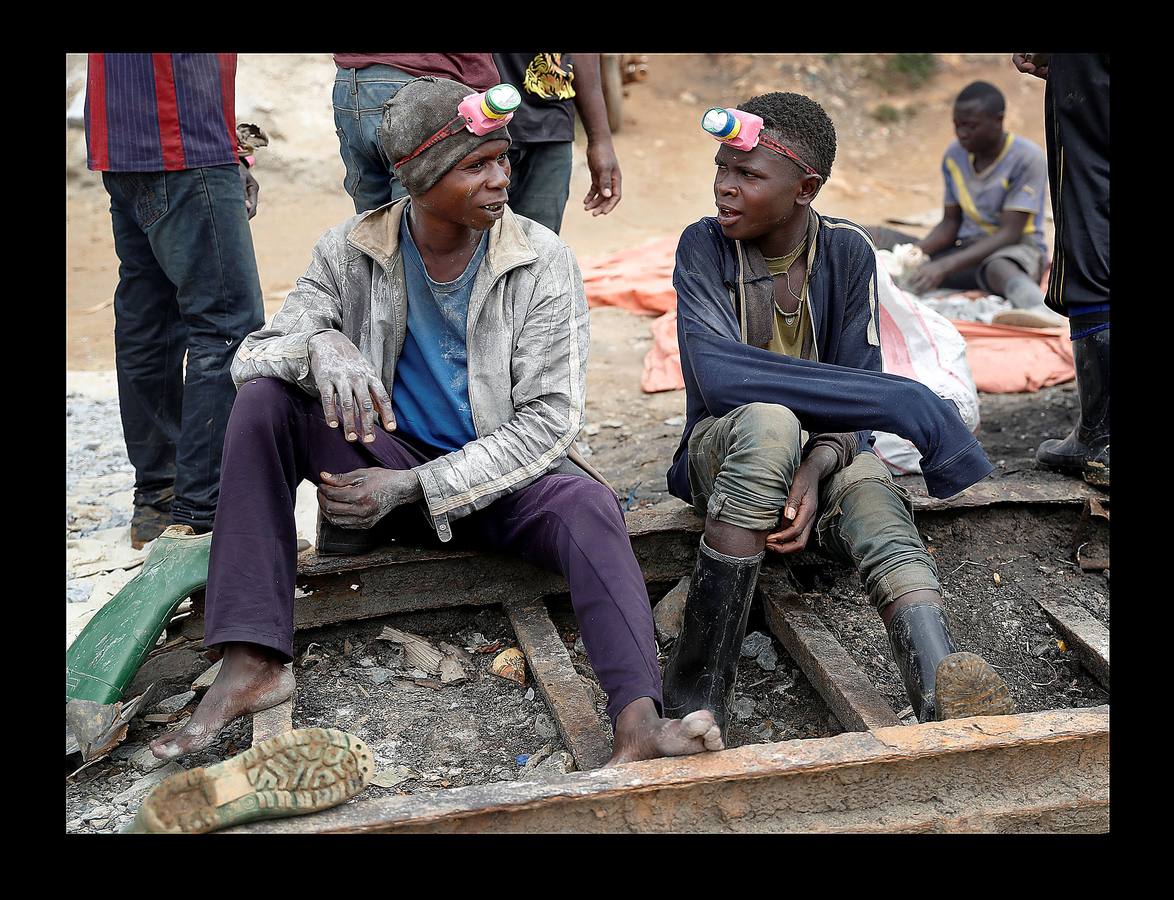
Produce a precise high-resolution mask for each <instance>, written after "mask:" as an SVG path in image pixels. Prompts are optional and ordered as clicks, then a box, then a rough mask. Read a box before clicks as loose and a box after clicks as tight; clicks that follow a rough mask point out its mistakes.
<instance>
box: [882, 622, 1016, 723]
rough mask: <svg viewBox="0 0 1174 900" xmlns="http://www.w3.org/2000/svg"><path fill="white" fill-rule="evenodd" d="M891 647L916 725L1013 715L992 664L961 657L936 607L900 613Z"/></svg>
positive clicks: (976, 657)
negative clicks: (918, 723) (974, 717)
mask: <svg viewBox="0 0 1174 900" xmlns="http://www.w3.org/2000/svg"><path fill="white" fill-rule="evenodd" d="M888 630H889V646H890V647H891V648H892V650H893V659H894V660H895V661H896V663H897V668H898V669H899V670H900V672H901V678H902V680H903V681H904V682H905V691H906V693H907V694H908V695H909V703H910V705H911V706H912V707H913V711H914V713H916V714H917V721H918V722H931V721H944V720H946V719H964V718H967V717H968V716H1003V715H1009V714H1011V713H1013V712H1015V703H1014V701H1013V700H1012V699H1011V695H1010V694H1009V693H1008V691H1007V685H1006V684H1004V683H1003V679H1002V678H1000V677H999V675H998V673H996V672H995V670H994V669H992V668H991V666H990V663H988V662H987V661H986V660H984V659H983V658H982V657H981V656H979V655H977V654H975V653H965V652H959V651H958V648H957V647H956V646H954V641H953V639H952V638H951V637H950V632H949V630H947V628H946V613H945V610H944V609H942V607H941V606H939V605H938V604H936V603H916V604H914V605H911V606H907V607H905V608H904V609H902V610H900V611H899V612H898V613H897V614H896V615H895V616H893V618H892V621H890V622H889V625H888Z"/></svg>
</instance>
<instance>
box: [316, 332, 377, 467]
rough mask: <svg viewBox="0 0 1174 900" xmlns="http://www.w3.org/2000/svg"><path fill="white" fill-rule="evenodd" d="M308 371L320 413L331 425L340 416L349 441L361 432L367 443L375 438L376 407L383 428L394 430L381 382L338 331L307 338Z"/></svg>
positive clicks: (334, 423) (355, 349)
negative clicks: (314, 388)
mask: <svg viewBox="0 0 1174 900" xmlns="http://www.w3.org/2000/svg"><path fill="white" fill-rule="evenodd" d="M310 374H312V375H313V376H314V383H315V384H317V385H318V394H319V396H320V397H321V398H322V412H323V413H324V414H325V415H326V423H327V424H328V425H329V426H330V427H331V428H337V427H338V420H339V418H340V417H341V419H342V425H343V433H344V434H345V435H346V439H347V440H348V441H353V440H357V439H358V437H359V436H360V434H361V435H362V438H363V442H364V443H366V444H369V443H371V442H372V441H374V440H375V407H378V408H379V415H380V416H381V417H382V418H383V427H384V428H386V429H387V430H388V431H395V413H394V412H393V411H392V408H391V397H389V396H388V394H387V389H386V388H385V387H384V386H383V382H382V381H381V380H380V379H379V376H378V375H377V374H376V373H375V370H374V369H372V368H371V364H370V363H369V362H367V360H366V359H364V358H363V355H362V354H361V353H360V352H359V350H358V348H357V347H355V345H354V344H352V343H351V342H350V341H349V340H348V339H347V337H346V336H345V335H343V334H340V333H339V332H337V331H324V332H322V333H321V334H316V335H314V336H313V337H312V338H310Z"/></svg>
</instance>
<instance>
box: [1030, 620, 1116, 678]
mask: <svg viewBox="0 0 1174 900" xmlns="http://www.w3.org/2000/svg"><path fill="white" fill-rule="evenodd" d="M1036 602H1037V603H1038V604H1039V605H1040V608H1041V609H1042V610H1043V611H1044V614H1045V615H1046V616H1047V617H1048V618H1049V619H1051V621H1052V624H1053V625H1054V626H1055V627H1056V630H1057V631H1059V632H1060V634H1062V635H1063V636H1064V641H1065V643H1067V644H1068V645H1069V647H1070V648H1071V649H1072V651H1073V652H1074V653H1075V654H1076V656H1077V658H1078V659H1079V660H1080V662H1081V664H1082V665H1083V666H1084V667H1085V668H1086V669H1087V670H1088V671H1089V674H1091V675H1092V677H1093V678H1095V679H1096V680H1097V681H1099V682H1100V683H1101V684H1102V685H1103V686H1104V688H1105V690H1108V689H1109V629H1108V628H1106V627H1105V626H1104V625H1102V624H1101V623H1100V622H1099V621H1098V620H1097V619H1095V618H1094V617H1093V616H1091V615H1089V613H1088V612H1086V611H1085V610H1084V608H1083V607H1080V606H1077V605H1076V604H1074V603H1064V602H1063V601H1060V600H1043V599H1039V598H1037V599H1036Z"/></svg>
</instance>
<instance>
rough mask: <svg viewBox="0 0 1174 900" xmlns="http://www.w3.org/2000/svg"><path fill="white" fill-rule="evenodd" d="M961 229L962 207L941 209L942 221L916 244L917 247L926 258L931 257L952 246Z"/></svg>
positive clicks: (953, 206) (952, 206)
mask: <svg viewBox="0 0 1174 900" xmlns="http://www.w3.org/2000/svg"><path fill="white" fill-rule="evenodd" d="M961 227H962V207H961V206H956V205H951V206H946V207H944V208H943V209H942V221H940V222H938V224H937V225H935V226H934V227H933V231H931V232H930V233H929V234H927V235H926V236H925V237H924V238H922V239H921V240H920V241H918V242H917V247H918V248H920V249H921V251H922V252H923V253H925V255H926V256H933V255H934V254H935V253H940V252H941V251H943V250H947V249H949V248H950V247H953V246H954V241H956V240H958V229H959V228H961Z"/></svg>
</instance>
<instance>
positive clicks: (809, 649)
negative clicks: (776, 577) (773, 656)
mask: <svg viewBox="0 0 1174 900" xmlns="http://www.w3.org/2000/svg"><path fill="white" fill-rule="evenodd" d="M763 575H764V576H766V579H767V580H766V584H764V585H763V591H762V598H763V608H764V609H765V611H766V621H767V624H768V625H769V626H770V630H771V632H772V633H773V634H774V636H775V637H776V638H778V640H779V643H781V644H782V645H783V647H784V648H786V651H787V653H789V654H790V656H791V658H792V659H793V660H795V662H796V663H797V664H798V666H799V668H800V669H802V670H803V673H804V674H805V675H806V676H807V679H808V680H809V681H810V682H811V683H812V685H814V687H815V689H816V690H817V691H819V695H820V696H821V697H823V700H824V702H825V703H826V704H827V705H828V706H829V707H830V708H831V711H832V713H833V714H834V715H835V717H836V718H837V719H838V720H839V722H840V724H841V725H842V726H843V727H844V728H846V729H848V730H849V731H870V730H872V729H875V728H887V727H891V726H899V725H900V724H901V720H900V719H898V718H897V714H896V713H894V712H893V710H892V707H890V706H889V702H888V701H887V700H886V699H885V698H884V697H882V696H881V695H880V694H879V693H878V692H877V690H876V689H875V688H874V687H873V686H872V683H871V682H870V681H869V680H868V677H867V676H866V675H865V674H864V673H863V672H861V671H860V669H859V668H858V667H857V666H856V663H855V662H853V661H852V657H851V656H849V655H848V651H847V650H845V649H844V648H843V647H841V646H840V643H839V641H837V640H836V638H835V636H834V635H833V634H832V633H831V632H830V631H828V630H827V628H825V627H824V625H823V623H822V622H820V621H819V617H818V616H817V615H816V614H815V612H814V611H813V610H812V609H811V608H810V607H808V606H807V605H806V604H805V603H803V601H802V600H800V599H799V597H798V595H796V594H794V593H790V592H786V591H782V590H778V589H776V588H775V586H774V585H772V584H771V582H770V576H769V574H768V573H767V572H764V573H763Z"/></svg>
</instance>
